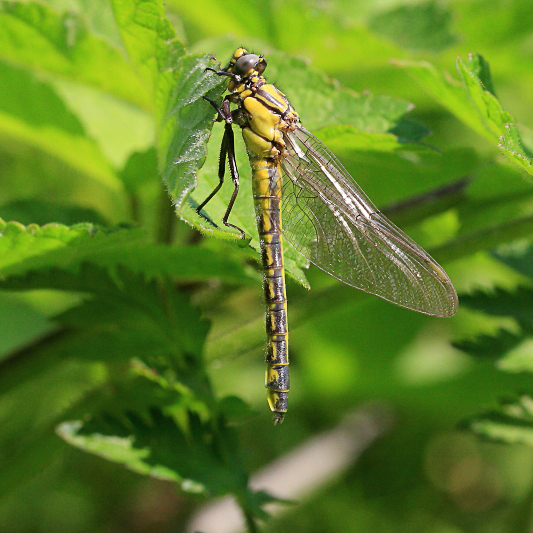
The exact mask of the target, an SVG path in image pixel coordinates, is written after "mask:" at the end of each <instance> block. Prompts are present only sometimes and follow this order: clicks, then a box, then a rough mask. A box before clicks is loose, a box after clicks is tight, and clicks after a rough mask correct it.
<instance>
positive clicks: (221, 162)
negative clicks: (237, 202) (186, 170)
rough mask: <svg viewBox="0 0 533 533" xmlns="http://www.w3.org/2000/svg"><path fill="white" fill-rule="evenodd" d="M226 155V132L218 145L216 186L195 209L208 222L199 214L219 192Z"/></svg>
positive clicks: (201, 214)
mask: <svg viewBox="0 0 533 533" xmlns="http://www.w3.org/2000/svg"><path fill="white" fill-rule="evenodd" d="M227 153H228V139H227V136H226V132H224V137H222V144H221V145H220V159H219V162H218V179H219V182H218V185H217V186H216V187H215V188H214V190H213V192H212V193H211V194H210V195H209V196H208V197H207V198H206V199H205V200H204V201H203V202H202V203H201V204H200V205H199V206H198V207H197V208H196V212H197V213H198V214H199V215H200V216H202V217H204V218H205V219H206V220H209V218H207V217H206V216H205V215H204V214H203V213H201V211H202V209H203V208H204V207H205V205H206V204H207V203H208V202H209V201H210V200H211V198H213V196H215V195H216V194H217V192H218V191H219V190H220V187H222V184H223V183H224V174H225V171H226V154H227Z"/></svg>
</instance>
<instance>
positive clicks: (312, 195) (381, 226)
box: [196, 48, 458, 424]
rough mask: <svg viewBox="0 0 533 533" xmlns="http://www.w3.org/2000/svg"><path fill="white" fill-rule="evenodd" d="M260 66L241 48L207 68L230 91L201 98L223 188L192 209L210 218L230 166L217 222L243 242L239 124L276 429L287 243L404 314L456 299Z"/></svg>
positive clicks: (438, 309) (284, 394) (440, 308)
mask: <svg viewBox="0 0 533 533" xmlns="http://www.w3.org/2000/svg"><path fill="white" fill-rule="evenodd" d="M266 67H267V61H266V59H265V57H264V56H262V55H258V54H253V53H250V52H248V51H247V50H246V49H245V48H238V49H237V50H236V51H235V53H234V54H233V57H232V58H231V60H230V61H229V63H228V64H227V66H226V67H225V68H223V69H221V70H216V69H213V68H210V67H208V68H207V69H206V71H210V72H212V73H214V74H216V75H217V76H224V77H227V78H228V87H227V92H228V94H227V95H226V96H225V97H224V99H223V100H222V103H221V105H218V104H217V102H215V101H213V100H211V99H209V98H207V97H206V96H204V99H205V100H206V101H207V102H209V103H210V104H211V105H212V106H213V107H214V109H215V110H216V112H217V121H219V122H224V123H225V124H224V128H225V129H224V136H223V138H222V144H221V148H220V163H219V168H218V177H219V183H218V185H217V186H216V187H215V189H214V190H213V191H212V192H211V194H210V195H209V196H208V197H207V198H206V199H205V200H204V201H203V202H202V203H201V204H200V205H199V206H198V207H197V209H196V211H197V213H198V214H200V215H202V216H204V217H205V218H206V219H208V220H210V219H209V218H208V217H207V216H206V215H204V214H203V213H202V210H203V208H204V207H205V206H206V204H207V203H208V202H209V201H210V200H211V199H212V198H213V197H214V196H215V195H216V194H217V193H218V191H219V190H220V188H221V187H222V184H223V182H224V175H225V170H226V161H227V162H228V166H229V172H230V176H231V180H232V182H233V185H234V189H233V194H232V196H231V199H230V201H229V204H228V207H227V209H226V212H225V214H224V216H223V219H222V222H223V223H224V225H225V226H227V227H230V228H233V229H235V230H237V231H238V232H239V233H240V236H241V238H242V239H247V238H248V237H247V235H246V233H245V231H244V230H242V229H241V228H239V227H238V226H236V225H234V224H232V223H231V222H229V217H230V214H231V210H232V208H233V205H234V203H235V201H236V199H237V195H238V192H239V171H238V168H237V163H236V160H235V140H234V132H233V127H234V126H239V127H240V128H241V132H242V136H243V139H244V143H245V145H246V151H247V153H248V158H249V161H250V165H251V169H252V189H253V197H254V205H255V214H256V219H257V227H258V233H259V241H260V249H261V259H262V265H263V271H264V278H263V280H264V281H263V286H264V293H265V301H266V333H267V349H266V357H265V358H266V364H267V369H266V378H265V387H266V389H267V400H268V404H269V406H270V409H271V411H272V412H273V417H274V423H275V424H278V423H281V422H282V421H283V419H284V416H285V413H286V412H287V407H288V397H289V388H290V380H289V345H288V338H289V330H288V325H287V296H286V288H285V268H284V256H283V246H284V242H285V241H287V242H288V243H289V244H290V245H291V246H292V247H293V248H295V249H296V250H297V251H298V252H299V253H300V254H301V255H303V256H304V257H305V258H306V259H307V260H308V261H310V262H311V263H313V264H315V265H316V266H317V267H319V268H321V269H322V270H324V271H326V272H327V273H328V274H331V275H332V276H334V277H335V278H337V279H339V280H340V281H342V282H344V283H346V284H348V285H351V286H352V287H355V288H357V289H361V290H363V291H365V292H368V293H371V294H374V295H376V296H379V297H380V298H383V299H384V300H388V301H389V302H392V303H393V304H396V305H399V306H401V307H406V308H408V309H411V310H413V311H418V312H420V313H424V314H426V315H432V316H437V317H451V316H453V315H454V314H455V313H456V312H457V307H458V299H457V293H456V291H455V288H454V286H453V284H452V282H451V281H450V278H449V277H448V275H447V274H446V272H445V271H444V269H443V268H442V267H441V266H440V265H439V264H438V263H437V262H436V261H435V260H434V259H433V258H432V257H431V256H430V255H429V254H428V253H427V252H426V251H424V250H423V249H422V248H421V247H420V246H418V244H416V243H415V242H414V241H413V240H412V239H411V238H410V237H408V236H407V235H406V234H405V233H404V232H403V231H402V230H401V229H399V228H398V227H397V226H395V225H394V224H393V223H392V222H391V221H390V220H388V219H387V218H386V217H385V216H384V215H383V214H382V213H381V212H380V211H379V210H378V209H377V208H376V207H375V206H374V204H373V203H372V202H371V201H370V199H369V198H368V197H367V195H366V194H365V193H364V192H363V190H362V189H361V187H359V185H358V184H357V183H356V182H355V180H354V179H353V178H352V177H351V176H350V174H349V173H348V172H347V171H346V169H345V168H344V167H343V166H342V164H341V163H340V162H339V160H338V159H337V158H336V157H335V155H333V153H332V152H331V151H330V150H329V149H328V148H327V147H326V146H325V145H324V144H323V143H322V142H321V141H320V140H319V139H317V138H316V137H315V136H314V135H313V134H312V133H311V132H309V131H308V130H306V129H305V128H304V127H303V126H302V124H301V123H300V117H299V115H298V113H297V112H296V111H295V109H294V108H293V106H292V105H291V104H290V103H289V100H288V99H287V97H286V96H285V95H284V94H283V93H282V92H281V91H280V90H279V89H278V88H277V87H275V86H274V85H273V84H269V83H267V81H266V79H265V77H264V76H263V73H264V71H265V69H266ZM282 215H283V217H282ZM282 220H283V223H282Z"/></svg>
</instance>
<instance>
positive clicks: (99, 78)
mask: <svg viewBox="0 0 533 533" xmlns="http://www.w3.org/2000/svg"><path fill="white" fill-rule="evenodd" d="M0 24H1V25H2V27H3V28H4V31H3V32H2V35H1V36H0V50H1V52H0V57H2V58H3V59H5V60H8V61H9V62H11V63H13V64H16V65H19V66H23V67H25V68H31V69H33V70H35V71H39V72H43V73H45V74H46V75H48V76H60V77H63V78H65V79H70V80H73V81H76V82H81V83H85V84H87V85H90V86H92V87H95V88H98V89H100V90H103V91H105V92H106V93H110V94H114V95H115V96H117V97H119V98H120V99H123V100H127V101H128V102H131V103H133V104H136V105H138V106H140V107H143V108H145V109H150V108H151V107H152V104H151V102H150V99H149V95H148V92H147V91H146V89H145V88H144V86H143V85H142V83H140V80H139V78H138V76H137V73H136V72H135V71H134V70H133V69H132V68H131V66H130V65H129V64H128V63H127V62H126V61H125V58H124V55H123V53H122V50H120V49H119V48H117V47H116V46H113V45H112V44H110V43H109V42H108V41H107V40H106V39H102V38H100V37H97V36H96V35H94V34H91V33H90V31H89V30H88V28H87V25H86V23H85V21H84V18H83V17H82V16H78V15H75V14H73V13H72V12H68V13H65V14H58V13H57V12H56V11H54V10H52V9H51V8H49V7H48V6H46V5H44V4H42V3H38V2H11V1H3V2H1V3H0Z"/></svg>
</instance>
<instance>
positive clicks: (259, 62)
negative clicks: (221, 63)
mask: <svg viewBox="0 0 533 533" xmlns="http://www.w3.org/2000/svg"><path fill="white" fill-rule="evenodd" d="M266 66H267V62H266V59H265V58H264V57H263V56H260V55H257V54H250V53H249V52H248V50H246V49H244V48H237V50H235V53H234V54H233V57H232V58H231V60H230V62H229V63H228V66H227V67H226V68H225V69H224V71H225V72H231V73H233V74H236V75H238V76H240V77H241V79H245V78H253V77H254V76H261V75H262V74H263V72H264V71H265V69H266Z"/></svg>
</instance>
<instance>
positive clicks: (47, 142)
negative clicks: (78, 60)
mask: <svg viewBox="0 0 533 533" xmlns="http://www.w3.org/2000/svg"><path fill="white" fill-rule="evenodd" d="M0 20H1V12H0ZM0 79H2V83H1V84H0V132H1V133H2V134H3V135H4V136H6V137H7V138H9V139H13V140H15V141H16V142H18V143H21V144H26V145H28V146H31V147H34V148H37V149H39V150H41V151H43V152H45V153H46V154H49V155H51V156H53V157H56V158H58V159H60V160H62V161H64V162H65V163H66V164H67V165H68V166H70V167H71V168H73V169H76V170H78V171H80V172H82V173H84V174H85V175H87V176H89V177H91V178H92V179H95V180H97V181H100V182H102V183H104V184H106V185H107V186H109V187H116V186H117V184H118V182H117V180H116V177H115V176H114V174H113V172H112V170H111V168H110V166H109V164H108V162H107V161H106V160H105V158H104V157H103V156H102V154H101V152H100V150H99V148H98V147H97V146H96V145H95V143H94V142H93V141H91V140H90V139H88V138H87V137H86V135H85V132H84V129H83V127H82V125H81V124H80V122H79V120H78V119H77V118H76V117H75V116H74V115H73V114H72V113H71V112H70V111H69V110H68V109H67V107H66V106H65V104H64V102H63V101H62V99H61V98H60V97H59V96H58V94H57V93H56V91H55V90H54V89H53V87H52V86H50V85H49V84H47V83H45V82H42V81H39V80H37V79H35V78H34V77H33V76H32V75H31V74H30V73H28V72H26V71H25V70H22V69H20V68H17V67H15V66H13V65H10V64H8V63H5V62H3V61H0Z"/></svg>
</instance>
